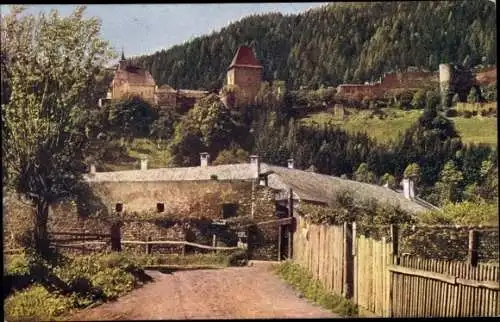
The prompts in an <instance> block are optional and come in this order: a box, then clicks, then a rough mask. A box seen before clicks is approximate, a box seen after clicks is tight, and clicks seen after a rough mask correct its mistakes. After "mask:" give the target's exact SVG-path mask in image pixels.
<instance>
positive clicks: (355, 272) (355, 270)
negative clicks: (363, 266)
mask: <svg viewBox="0 0 500 322" xmlns="http://www.w3.org/2000/svg"><path fill="white" fill-rule="evenodd" d="M351 253H352V260H353V263H352V271H353V272H352V280H353V283H352V300H353V302H354V304H356V305H357V304H358V284H359V283H358V242H357V233H356V222H353V223H352V252H351Z"/></svg>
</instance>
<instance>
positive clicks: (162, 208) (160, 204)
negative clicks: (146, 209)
mask: <svg viewBox="0 0 500 322" xmlns="http://www.w3.org/2000/svg"><path fill="white" fill-rule="evenodd" d="M156 211H157V212H164V211H165V204H164V203H163V202H158V203H157V204H156Z"/></svg>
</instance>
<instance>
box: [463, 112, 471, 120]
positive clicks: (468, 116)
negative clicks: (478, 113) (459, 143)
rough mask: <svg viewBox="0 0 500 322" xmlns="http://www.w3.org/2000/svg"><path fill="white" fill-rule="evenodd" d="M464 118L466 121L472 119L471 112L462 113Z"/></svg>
mask: <svg viewBox="0 0 500 322" xmlns="http://www.w3.org/2000/svg"><path fill="white" fill-rule="evenodd" d="M464 117H465V118H467V119H470V118H471V117H472V112H471V111H464Z"/></svg>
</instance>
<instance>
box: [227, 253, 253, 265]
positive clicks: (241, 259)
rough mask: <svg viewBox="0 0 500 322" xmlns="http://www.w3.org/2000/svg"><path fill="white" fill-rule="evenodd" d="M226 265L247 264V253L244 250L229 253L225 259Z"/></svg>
mask: <svg viewBox="0 0 500 322" xmlns="http://www.w3.org/2000/svg"><path fill="white" fill-rule="evenodd" d="M227 263H228V266H246V265H247V264H248V253H247V251H246V250H237V251H235V252H234V253H232V254H230V255H229V256H228V259H227Z"/></svg>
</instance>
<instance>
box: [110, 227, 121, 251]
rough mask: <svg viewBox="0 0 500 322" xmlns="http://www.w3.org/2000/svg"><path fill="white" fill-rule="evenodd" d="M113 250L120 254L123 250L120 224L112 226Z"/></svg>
mask: <svg viewBox="0 0 500 322" xmlns="http://www.w3.org/2000/svg"><path fill="white" fill-rule="evenodd" d="M110 233H111V250H112V251H114V252H120V251H121V250H122V242H121V232H120V224H119V223H115V224H113V225H111V232H110Z"/></svg>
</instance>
